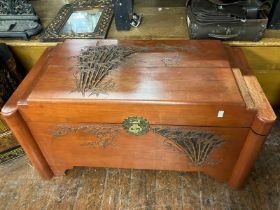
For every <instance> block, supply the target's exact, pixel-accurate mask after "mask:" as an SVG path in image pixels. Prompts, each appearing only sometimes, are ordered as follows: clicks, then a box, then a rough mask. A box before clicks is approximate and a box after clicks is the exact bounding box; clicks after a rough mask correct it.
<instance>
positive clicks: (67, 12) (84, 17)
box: [40, 0, 113, 41]
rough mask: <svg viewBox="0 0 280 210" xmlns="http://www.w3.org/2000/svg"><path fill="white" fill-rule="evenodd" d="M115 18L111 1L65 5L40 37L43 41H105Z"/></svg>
mask: <svg viewBox="0 0 280 210" xmlns="http://www.w3.org/2000/svg"><path fill="white" fill-rule="evenodd" d="M112 17H113V8H112V3H111V1H110V0H89V1H86V0H84V1H83V0H82V1H81V0H80V1H75V2H74V3H72V4H66V5H64V6H63V7H62V8H61V9H60V10H59V12H58V14H57V16H56V17H55V18H54V19H53V21H52V22H51V23H50V25H48V27H47V28H46V29H45V31H44V32H43V34H42V35H41V36H40V39H41V40H42V41H63V40H64V39H104V38H106V35H107V32H108V29H109V27H110V24H111V20H112Z"/></svg>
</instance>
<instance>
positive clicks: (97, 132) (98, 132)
mask: <svg viewBox="0 0 280 210" xmlns="http://www.w3.org/2000/svg"><path fill="white" fill-rule="evenodd" d="M120 129H121V126H120V125H110V124H106V125H105V124H94V125H77V126H71V125H59V126H57V127H56V129H55V130H54V132H53V137H55V138H59V137H62V136H65V135H68V134H75V133H77V132H85V133H87V134H90V135H93V136H95V137H96V140H94V141H87V142H85V143H83V144H81V146H85V147H95V148H106V147H108V146H110V145H112V144H113V142H114V139H115V137H116V135H117V134H118V132H119V130H120Z"/></svg>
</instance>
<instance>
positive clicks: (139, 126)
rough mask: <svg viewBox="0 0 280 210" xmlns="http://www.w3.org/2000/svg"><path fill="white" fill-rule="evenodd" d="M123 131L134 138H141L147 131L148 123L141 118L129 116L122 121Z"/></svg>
mask: <svg viewBox="0 0 280 210" xmlns="http://www.w3.org/2000/svg"><path fill="white" fill-rule="evenodd" d="M123 128H124V129H125V131H126V132H127V133H129V134H131V135H134V136H141V135H144V134H146V133H147V132H148V131H149V128H150V125H149V122H148V121H147V120H146V119H144V118H143V117H138V116H130V117H128V118H127V119H125V120H124V121H123Z"/></svg>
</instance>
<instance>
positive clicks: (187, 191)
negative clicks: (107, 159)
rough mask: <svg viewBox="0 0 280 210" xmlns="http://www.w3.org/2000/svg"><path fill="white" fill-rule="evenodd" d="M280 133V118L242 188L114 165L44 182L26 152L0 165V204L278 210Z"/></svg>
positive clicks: (88, 209) (26, 209) (49, 208)
mask: <svg viewBox="0 0 280 210" xmlns="http://www.w3.org/2000/svg"><path fill="white" fill-rule="evenodd" d="M279 114H280V113H279ZM278 116H279V115H278ZM279 133H280V121H277V123H276V124H275V126H274V128H273V130H272V133H271V134H270V135H269V136H268V140H267V141H266V143H265V145H264V148H263V151H262V152H261V154H260V157H259V158H258V160H257V161H256V164H255V165H254V168H253V170H252V172H251V174H250V177H249V179H248V181H247V182H246V185H245V187H244V189H242V190H238V191H236V190H232V189H230V188H228V186H227V185H225V184H221V183H218V182H216V181H215V180H214V179H212V178H211V177H209V176H207V175H204V174H200V175H199V174H198V173H191V172H174V171H154V170H130V169H128V170H127V169H110V168H75V169H73V170H70V171H69V172H68V173H67V176H63V177H56V178H54V179H52V180H51V181H48V182H46V181H42V180H41V178H40V177H39V176H38V174H37V172H36V170H35V169H34V168H33V167H32V166H31V165H30V162H29V160H28V158H27V157H23V158H20V159H17V160H14V161H12V162H9V163H7V164H5V165H0V176H1V179H0V189H1V191H0V209H1V210H4V209H20V210H34V209H46V210H57V209H69V210H72V209H73V210H80V209H84V210H92V209H117V210H124V209H129V210H139V209H145V210H150V209H153V210H161V209H170V210H197V209H202V210H213V209H215V210H216V209H217V210H218V209H234V210H235V209H236V210H278V209H279V207H280V203H279V184H280V179H279V174H280V164H279V154H280V145H279V142H280V135H279Z"/></svg>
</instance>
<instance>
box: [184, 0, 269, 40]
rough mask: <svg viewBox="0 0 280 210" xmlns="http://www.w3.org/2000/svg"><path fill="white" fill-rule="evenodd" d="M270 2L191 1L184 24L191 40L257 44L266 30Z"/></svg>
mask: <svg viewBox="0 0 280 210" xmlns="http://www.w3.org/2000/svg"><path fill="white" fill-rule="evenodd" d="M270 7H271V4H270V2H269V1H265V2H263V1H260V0H253V1H250V2H248V1H247V0H236V1H234V0H190V1H189V2H187V23H188V30H189V35H190V37H191V38H192V39H211V38H213V39H222V40H240V41H258V40H260V39H261V38H262V36H263V34H264V31H265V29H266V26H267V14H266V13H267V11H269V10H270Z"/></svg>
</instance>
